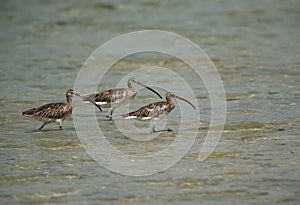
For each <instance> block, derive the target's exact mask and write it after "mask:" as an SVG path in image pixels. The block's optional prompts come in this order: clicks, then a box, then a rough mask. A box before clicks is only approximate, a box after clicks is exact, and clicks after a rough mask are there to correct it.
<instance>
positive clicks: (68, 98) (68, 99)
mask: <svg viewBox="0 0 300 205" xmlns="http://www.w3.org/2000/svg"><path fill="white" fill-rule="evenodd" d="M66 98H67V102H68V103H69V104H72V97H69V96H66Z"/></svg>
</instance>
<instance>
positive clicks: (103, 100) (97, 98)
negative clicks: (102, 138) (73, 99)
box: [84, 78, 162, 120]
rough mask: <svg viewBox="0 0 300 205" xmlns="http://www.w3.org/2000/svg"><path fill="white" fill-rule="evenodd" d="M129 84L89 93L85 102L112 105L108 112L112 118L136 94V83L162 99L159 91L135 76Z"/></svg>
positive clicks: (108, 116) (108, 115)
mask: <svg viewBox="0 0 300 205" xmlns="http://www.w3.org/2000/svg"><path fill="white" fill-rule="evenodd" d="M127 85H128V88H115V89H110V90H107V91H103V92H100V93H96V94H91V95H87V96H85V97H84V98H85V100H84V102H87V103H90V102H95V103H96V104H98V105H101V106H102V107H110V109H109V111H108V113H107V114H106V117H107V118H109V119H110V120H111V119H112V114H113V112H114V110H115V109H116V108H117V107H119V106H121V105H122V104H124V103H126V102H128V101H129V100H131V99H133V98H134V97H135V96H136V94H137V92H136V90H135V89H134V86H135V85H141V86H143V87H145V88H147V89H148V90H150V91H152V92H153V93H155V94H156V95H157V96H158V97H160V99H162V97H161V96H160V94H159V93H158V92H156V91H155V90H153V89H152V88H150V87H148V86H146V85H144V84H142V83H140V82H138V81H137V80H136V79H135V78H129V79H128V82H127Z"/></svg>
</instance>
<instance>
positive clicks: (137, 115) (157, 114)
mask: <svg viewBox="0 0 300 205" xmlns="http://www.w3.org/2000/svg"><path fill="white" fill-rule="evenodd" d="M174 98H177V99H180V100H183V101H185V102H187V103H188V104H190V105H191V106H192V107H193V108H194V109H196V108H195V106H194V105H193V104H192V103H191V102H189V101H188V100H186V99H184V98H182V97H179V96H176V95H175V94H174V93H172V92H167V93H166V101H161V102H155V103H151V104H149V105H146V106H144V107H141V108H140V109H138V110H136V111H133V112H130V113H128V114H124V115H122V116H123V118H124V119H138V120H152V121H153V122H154V123H153V127H152V132H157V131H156V130H155V124H156V121H158V120H159V119H161V118H163V117H167V116H168V114H169V113H170V112H171V111H172V110H173V109H174V108H175V104H174V101H173V99H174ZM167 131H171V130H170V129H168V130H167Z"/></svg>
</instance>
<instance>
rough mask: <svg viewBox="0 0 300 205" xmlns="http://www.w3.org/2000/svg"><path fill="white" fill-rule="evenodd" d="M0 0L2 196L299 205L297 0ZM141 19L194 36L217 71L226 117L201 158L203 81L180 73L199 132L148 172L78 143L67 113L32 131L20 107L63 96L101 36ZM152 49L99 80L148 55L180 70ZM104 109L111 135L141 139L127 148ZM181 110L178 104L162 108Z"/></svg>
mask: <svg viewBox="0 0 300 205" xmlns="http://www.w3.org/2000/svg"><path fill="white" fill-rule="evenodd" d="M0 10H1V12H0V16H1V18H0V29H1V32H0V42H1V46H0V79H1V81H0V88H1V101H0V109H1V112H0V150H1V151H0V161H1V172H0V183H1V187H0V203H1V204H19V203H21V204H141V203H143V204H299V202H300V180H299V179H300V178H299V176H300V171H299V170H300V158H299V153H300V152H299V145H300V141H299V133H300V126H299V125H300V124H299V122H300V106H299V104H300V70H299V67H300V46H299V40H300V39H299V33H300V27H299V21H300V2H299V1H297V0H286V1H281V0H254V1H246V0H228V1H223V0H215V1H197V0H187V1H180V0H174V1H158V0H152V1H149V0H141V1H131V0H126V1H115V0H113V1H98V0H91V1H80V0H74V1H56V2H55V3H54V2H53V1H49V0H42V1H38V0H27V1H17V0H3V1H1V2H0ZM143 29H157V30H166V31H171V32H175V33H178V34H180V35H182V36H185V37H187V38H189V39H191V40H192V41H194V42H195V43H197V44H198V45H199V46H200V47H201V48H202V49H204V50H205V52H206V53H207V54H208V55H209V56H210V58H211V59H212V61H213V62H214V64H215V65H216V67H217V69H218V71H219V73H220V76H221V78H222V80H223V83H224V87H225V91H226V96H227V106H228V107H227V109H228V112H227V120H226V125H225V130H224V133H223V136H222V138H221V141H220V143H219V144H218V147H217V148H216V150H215V152H214V153H213V154H212V155H211V156H210V157H209V158H208V159H207V160H206V161H204V162H201V163H200V162H198V161H197V159H198V154H199V150H200V146H201V145H202V142H203V140H204V137H205V135H206V133H207V130H208V125H209V114H210V104H209V100H208V96H207V93H206V91H205V87H204V86H203V83H201V82H199V85H198V81H193V76H192V74H191V75H190V76H189V74H188V73H187V74H186V76H187V78H188V80H189V82H191V83H192V84H194V85H195V87H194V88H195V93H196V97H197V99H198V103H199V106H200V111H201V119H202V121H201V123H200V128H199V134H198V137H197V140H196V142H195V144H194V146H193V147H192V149H191V150H190V151H189V153H188V154H187V155H186V156H185V157H184V158H183V159H182V160H181V161H180V162H179V163H177V164H176V165H175V166H174V167H172V168H170V169H168V170H167V171H165V172H163V173H159V174H156V175H151V176H147V177H129V176H123V175H119V174H115V173H112V172H110V171H108V170H106V169H104V168H102V167H101V166H99V165H98V164H97V163H96V162H95V161H94V160H93V159H92V158H90V157H89V155H88V154H87V153H86V152H85V150H84V149H83V147H82V145H81V144H80V142H79V140H78V138H77V137H76V134H75V128H74V125H73V123H72V120H69V121H67V122H65V123H64V130H63V131H59V130H58V126H57V125H55V124H52V125H48V126H47V127H45V131H43V132H35V131H34V130H36V129H37V128H38V127H39V126H40V122H36V121H34V120H30V119H26V118H22V117H21V112H22V111H24V110H26V109H28V108H31V107H34V106H39V105H41V104H44V103H48V102H56V101H62V100H64V96H65V91H66V90H67V89H68V88H71V87H73V85H74V82H75V79H76V76H77V74H78V72H79V70H80V67H81V65H82V64H83V63H84V61H85V59H86V58H87V57H88V56H89V55H90V54H91V52H93V51H94V50H95V49H96V48H97V47H98V46H100V45H101V44H103V43H105V42H106V41H108V40H110V39H112V38H114V37H117V36H118V35H120V34H124V33H127V32H131V31H136V30H143ZM156 57H157V56H154V57H153V56H147V55H145V56H141V57H137V58H133V59H127V60H126V59H125V60H124V61H122V62H120V63H119V64H117V65H115V66H116V67H117V68H118V69H115V70H114V71H115V72H113V71H112V72H111V73H110V78H109V79H106V81H105V85H106V86H107V87H103V89H106V88H111V87H113V86H115V84H116V83H118V82H117V80H118V78H120V75H122V74H123V73H126V69H127V68H132V67H140V66H144V65H153V64H154V65H160V66H165V67H173V68H178V69H179V68H180V69H181V71H182V73H184V70H185V69H184V66H186V65H184V64H183V63H182V62H180V61H176V59H174V60H170V59H168V58H164V57H163V56H162V57H160V58H156ZM180 69H179V70H180ZM161 78H162V79H161V81H168V80H169V79H168V77H167V76H165V78H164V76H161ZM197 85H198V86H197ZM124 86H126V85H124ZM99 89H100V88H99ZM174 89H175V90H176V89H177V88H176V87H174ZM178 89H180V88H178ZM85 94H87V93H85ZM145 95H149V98H151V100H153V101H154V100H157V98H155V97H154V96H153V95H151V93H149V92H146V91H145V92H144V91H143V93H142V94H139V95H138V96H137V97H136V99H135V102H136V103H137V105H143V104H145V98H144V97H145ZM147 102H148V101H147ZM105 111H106V110H104V113H101V114H97V115H99V124H101V126H102V127H103V128H104V129H107V132H108V134H109V136H110V138H109V139H110V142H111V143H112V144H114V146H116V147H117V148H119V149H120V150H122V149H129V150H127V151H131V152H137V153H138V152H139V150H136V149H137V148H136V146H135V145H137V144H138V142H136V143H132V142H131V143H130V145H131V146H130V147H129V148H128V147H126V146H127V145H128V143H129V141H130V140H129V139H127V138H125V137H122V136H121V135H120V133H118V132H117V131H114V129H113V128H114V124H113V123H112V122H109V121H103V120H102V119H103V118H104V115H105ZM178 115H179V110H178V109H176V108H175V110H174V111H173V112H172V113H171V114H170V117H173V118H175V119H176V118H178V117H179V116H178ZM137 124H138V123H137ZM170 125H171V127H172V126H173V127H174V126H176V122H172V121H171V123H170ZM172 140H174V134H172V133H163V134H162V135H161V136H160V139H157V140H154V141H153V142H152V143H151V144H150V145H149V147H147V145H146V144H143V145H142V146H143V148H144V149H146V150H147V149H150V148H151V149H153V150H154V151H155V150H156V151H157V150H159V148H160V146H162V144H164V143H167V144H168V143H170V142H172ZM124 147H126V148H124ZM130 148H131V150H130ZM153 150H152V151H153Z"/></svg>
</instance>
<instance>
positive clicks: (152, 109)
mask: <svg viewBox="0 0 300 205" xmlns="http://www.w3.org/2000/svg"><path fill="white" fill-rule="evenodd" d="M174 107H175V106H172V105H170V104H169V103H167V102H166V101H161V102H156V103H151V104H149V105H146V106H144V107H141V108H140V109H138V110H136V111H133V112H130V113H128V114H125V115H123V117H124V118H125V119H140V120H149V119H152V118H155V117H163V116H166V115H168V113H169V112H171V110H172V109H173V108H174Z"/></svg>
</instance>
